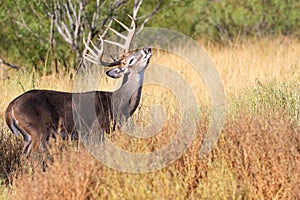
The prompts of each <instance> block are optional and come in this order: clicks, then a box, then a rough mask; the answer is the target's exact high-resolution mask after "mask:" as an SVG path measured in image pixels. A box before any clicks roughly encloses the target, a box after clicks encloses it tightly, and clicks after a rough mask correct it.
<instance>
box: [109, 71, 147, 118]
mask: <svg viewBox="0 0 300 200" xmlns="http://www.w3.org/2000/svg"><path fill="white" fill-rule="evenodd" d="M143 82H144V70H142V71H141V72H140V73H138V74H135V73H132V74H131V73H129V74H126V75H125V76H124V78H123V82H122V85H121V87H120V88H119V89H118V90H116V91H115V92H114V93H113V102H114V107H115V108H117V110H119V111H120V110H122V113H123V115H125V116H126V118H127V117H129V116H130V115H131V114H132V113H133V112H134V111H135V109H136V108H137V106H138V104H139V102H140V98H141V93H142V85H143Z"/></svg>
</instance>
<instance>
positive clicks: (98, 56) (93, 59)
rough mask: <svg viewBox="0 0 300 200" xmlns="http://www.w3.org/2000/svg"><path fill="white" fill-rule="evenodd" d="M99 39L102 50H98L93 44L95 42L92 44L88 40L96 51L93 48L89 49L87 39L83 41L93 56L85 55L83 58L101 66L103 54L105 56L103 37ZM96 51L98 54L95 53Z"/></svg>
mask: <svg viewBox="0 0 300 200" xmlns="http://www.w3.org/2000/svg"><path fill="white" fill-rule="evenodd" d="M99 39H100V41H101V48H100V49H98V48H97V47H96V46H95V45H94V44H93V42H92V41H91V40H90V39H88V42H89V43H91V44H92V46H93V48H94V50H93V49H92V48H91V47H89V45H87V43H86V42H85V39H83V43H84V45H85V47H86V48H87V49H88V50H89V52H90V53H91V54H92V55H90V54H85V55H83V57H84V58H85V59H87V60H88V61H90V62H92V63H94V64H100V63H99V61H100V59H101V57H102V54H103V39H102V37H99ZM95 51H96V52H95Z"/></svg>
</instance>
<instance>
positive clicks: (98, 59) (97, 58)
mask: <svg viewBox="0 0 300 200" xmlns="http://www.w3.org/2000/svg"><path fill="white" fill-rule="evenodd" d="M128 16H129V17H130V19H131V28H128V27H127V26H126V25H125V24H123V23H122V22H120V21H119V20H117V19H113V20H114V21H116V22H117V23H118V24H120V25H121V26H122V27H123V28H124V29H125V30H127V31H128V34H127V36H126V35H123V34H121V33H119V32H118V31H116V30H115V29H113V28H111V27H110V26H109V27H108V29H109V30H111V31H112V32H114V33H115V34H116V35H117V36H119V37H120V38H122V39H124V40H125V44H121V43H118V42H115V41H110V40H103V38H102V37H101V36H100V35H99V40H100V43H101V47H100V49H98V48H97V47H96V46H95V45H94V44H93V42H92V41H91V40H90V39H89V40H88V42H89V43H91V44H92V46H93V48H94V50H93V49H92V48H91V47H89V46H88V45H87V43H86V42H85V40H83V43H84V45H85V47H86V48H87V49H88V50H89V52H90V54H85V55H83V57H84V58H85V59H86V60H88V61H90V62H92V63H95V64H101V65H103V66H116V65H119V64H120V63H121V60H122V59H120V60H116V61H114V62H112V63H108V62H105V61H103V60H102V57H103V47H104V41H105V42H107V43H109V44H112V45H115V46H118V47H120V48H122V49H124V53H128V52H129V49H130V45H131V42H132V40H133V37H134V35H135V31H136V23H135V20H134V19H133V18H132V17H131V16H130V15H128Z"/></svg>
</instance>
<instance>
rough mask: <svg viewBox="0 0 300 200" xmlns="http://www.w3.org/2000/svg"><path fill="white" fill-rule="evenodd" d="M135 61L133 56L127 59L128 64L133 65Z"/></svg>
mask: <svg viewBox="0 0 300 200" xmlns="http://www.w3.org/2000/svg"><path fill="white" fill-rule="evenodd" d="M135 62H136V59H135V58H131V59H130V60H129V63H128V64H129V65H133V64H134V63H135Z"/></svg>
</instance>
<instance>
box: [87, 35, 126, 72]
mask: <svg viewBox="0 0 300 200" xmlns="http://www.w3.org/2000/svg"><path fill="white" fill-rule="evenodd" d="M99 40H100V43H101V48H100V49H98V48H97V47H96V46H95V45H94V44H93V42H92V41H91V40H90V39H89V43H91V44H92V46H93V48H94V50H93V49H92V48H91V47H89V46H88V45H87V44H86V42H85V40H83V43H84V45H85V46H86V48H87V49H88V50H89V52H90V53H91V55H90V54H85V55H83V56H84V58H85V59H86V60H88V61H90V62H92V63H94V64H97V65H99V64H101V65H103V66H108V67H109V66H116V65H119V64H120V63H121V60H116V61H114V62H112V63H108V62H104V61H102V56H103V46H104V41H103V38H102V37H101V36H100V35H99ZM95 51H96V52H95Z"/></svg>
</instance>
